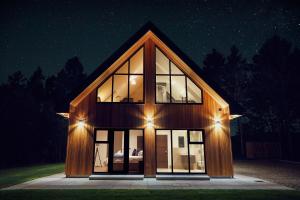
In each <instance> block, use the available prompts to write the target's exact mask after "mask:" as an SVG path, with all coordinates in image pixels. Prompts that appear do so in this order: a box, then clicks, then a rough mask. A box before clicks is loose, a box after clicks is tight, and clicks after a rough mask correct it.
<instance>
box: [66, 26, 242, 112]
mask: <svg viewBox="0 0 300 200" xmlns="http://www.w3.org/2000/svg"><path fill="white" fill-rule="evenodd" d="M149 31H151V32H152V33H153V34H154V35H155V36H157V37H158V38H159V40H161V41H162V42H163V43H165V44H166V45H167V46H168V47H169V48H170V49H171V50H172V51H173V52H174V53H175V54H176V55H177V56H178V57H179V58H180V59H181V60H182V61H183V62H185V63H186V64H187V65H188V66H189V67H190V68H191V69H192V70H193V71H194V72H195V73H196V74H197V75H198V76H199V77H201V79H202V80H203V81H204V82H205V83H207V84H208V85H209V87H211V88H213V90H214V91H215V92H216V93H217V94H218V95H220V96H221V98H222V99H223V100H224V101H225V102H227V103H228V104H229V105H230V112H231V113H232V114H242V113H243V108H242V107H241V106H240V105H239V104H238V103H237V102H235V101H234V100H233V99H232V98H231V97H230V96H229V95H227V94H226V92H225V91H223V90H222V89H221V88H220V87H219V86H218V85H217V84H216V83H215V82H214V81H213V80H212V77H207V76H206V75H205V73H204V72H203V70H202V69H201V68H200V67H199V66H198V65H197V64H196V63H195V62H193V61H192V60H191V59H190V58H189V57H188V56H187V55H186V54H184V53H183V52H182V51H181V50H180V49H179V48H178V47H177V46H176V45H175V44H174V43H173V42H172V41H171V40H170V39H169V38H168V37H167V36H166V35H165V34H163V33H162V32H161V31H160V30H159V29H158V28H157V27H156V26H155V25H154V24H153V23H151V22H147V23H146V24H145V25H144V26H143V27H142V28H141V29H140V30H138V31H137V32H136V33H135V34H134V35H133V36H131V37H130V38H129V39H128V40H127V41H126V42H125V43H124V44H123V45H122V46H121V47H120V48H119V49H117V50H116V51H115V52H114V53H113V54H112V55H111V56H110V57H109V58H108V59H107V60H105V61H104V62H103V63H102V64H101V65H99V67H97V68H96V70H95V71H94V72H92V73H91V74H90V75H89V76H88V77H87V78H86V80H85V81H84V82H83V83H82V84H81V85H80V86H79V87H78V88H77V89H76V90H74V91H73V92H72V94H71V99H72V100H74V99H76V98H77V97H78V96H79V95H80V94H81V93H82V92H83V91H84V90H85V89H86V88H87V87H88V86H90V85H91V84H92V83H93V82H94V81H95V80H96V79H97V78H98V77H99V76H100V75H101V74H102V73H103V72H105V70H107V69H108V68H109V67H110V66H111V65H112V64H113V63H114V62H115V61H116V60H117V59H118V58H119V57H120V56H122V55H123V54H124V53H125V52H126V51H127V50H128V49H129V48H130V47H131V46H132V45H134V44H135V43H136V42H137V41H138V40H139V39H140V38H141V37H143V36H144V35H145V34H146V33H147V32H149ZM72 102H73V101H72Z"/></svg>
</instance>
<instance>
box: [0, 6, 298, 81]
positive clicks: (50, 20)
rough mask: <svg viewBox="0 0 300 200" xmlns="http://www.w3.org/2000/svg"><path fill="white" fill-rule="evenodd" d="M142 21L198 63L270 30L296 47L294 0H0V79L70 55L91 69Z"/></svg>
mask: <svg viewBox="0 0 300 200" xmlns="http://www.w3.org/2000/svg"><path fill="white" fill-rule="evenodd" d="M104 2H105V3H104ZM147 21H152V22H153V23H154V24H155V25H156V26H157V27H158V28H159V29H160V30H161V31H162V32H164V33H165V34H166V35H167V36H168V37H169V38H170V39H171V40H172V41H173V42H175V44H177V46H178V47H179V48H180V49H181V50H182V51H183V52H185V53H186V54H187V55H188V56H190V57H191V58H192V59H193V60H194V61H195V62H196V63H198V64H199V65H200V66H202V61H203V58H204V56H205V55H206V54H207V53H209V52H210V51H211V49H212V48H216V49H217V50H219V51H220V52H222V53H224V54H225V55H226V54H228V52H229V49H230V47H231V46H232V45H236V46H237V47H238V48H239V49H240V50H241V52H242V54H243V55H244V56H245V57H246V58H247V59H248V60H251V58H252V56H253V55H254V54H255V53H256V52H257V51H258V49H259V48H260V46H261V45H262V43H263V42H264V41H265V40H266V39H267V38H269V37H271V36H272V35H274V34H275V33H276V34H278V35H280V36H282V37H284V38H286V39H287V40H289V41H290V42H292V43H293V44H294V45H295V46H298V47H300V2H299V1H298V2H297V1H290V0H285V1H284V0H282V1H271V0H263V1H258V0H257V1H254V0H253V1H252V0H248V1H246V0H233V1H222V0H219V1H211V0H202V1H193V0H190V1H187V0H186V1H175V0H173V1H171V0H168V1H157V0H152V1H146V0H143V1H125V0H123V1H120V0H110V1H103V2H102V1H97V2H95V1H88V0H86V1H81V2H80V1H70V0H69V1H66V0H60V1H58V0H52V1H50V0H43V1H40V0H34V1H33V0H31V1H26V0H23V1H20V0H19V1H18V0H10V1H6V0H1V3H0V83H1V82H4V81H6V80H7V76H8V75H9V74H11V73H13V72H15V71H17V70H21V71H22V72H23V73H24V74H25V75H26V76H30V74H31V73H32V72H33V70H34V69H36V68H37V67H38V66H41V68H42V69H43V71H44V73H45V74H46V75H51V74H54V73H56V72H57V71H58V70H59V69H61V67H62V66H64V64H65V62H66V61H67V60H68V59H69V58H72V57H74V56H78V57H79V58H80V60H81V62H82V63H83V65H84V67H85V71H86V73H87V74H89V73H91V72H92V71H93V70H94V69H95V68H96V67H98V65H99V64H100V63H102V62H103V61H104V60H105V59H106V58H107V57H109V56H110V55H111V54H112V53H113V52H114V51H115V50H116V49H117V48H118V47H120V46H121V45H122V44H123V43H124V42H125V41H126V40H127V39H128V38H129V37H130V36H131V35H132V34H134V33H135V32H136V31H137V30H138V29H139V28H140V27H141V26H143V25H144V24H145V23H146V22H147Z"/></svg>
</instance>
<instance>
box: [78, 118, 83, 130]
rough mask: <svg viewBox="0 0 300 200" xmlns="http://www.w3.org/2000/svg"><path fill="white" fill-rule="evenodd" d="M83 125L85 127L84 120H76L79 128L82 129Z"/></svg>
mask: <svg viewBox="0 0 300 200" xmlns="http://www.w3.org/2000/svg"><path fill="white" fill-rule="evenodd" d="M84 125H85V120H83V119H80V120H78V122H77V126H78V127H79V128H83V127H84Z"/></svg>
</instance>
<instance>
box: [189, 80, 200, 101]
mask: <svg viewBox="0 0 300 200" xmlns="http://www.w3.org/2000/svg"><path fill="white" fill-rule="evenodd" d="M187 92H188V102H189V103H202V94H201V93H202V92H201V89H200V88H198V87H197V86H196V85H195V83H193V82H192V81H191V80H190V79H189V78H187Z"/></svg>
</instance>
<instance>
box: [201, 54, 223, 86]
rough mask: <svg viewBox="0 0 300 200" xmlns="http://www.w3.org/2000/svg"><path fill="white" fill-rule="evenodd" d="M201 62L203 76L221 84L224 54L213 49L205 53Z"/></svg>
mask: <svg viewBox="0 0 300 200" xmlns="http://www.w3.org/2000/svg"><path fill="white" fill-rule="evenodd" d="M203 64H204V67H203V72H204V74H205V76H207V77H209V78H210V79H212V80H214V81H215V82H216V83H217V84H219V85H222V83H224V77H223V72H224V65H225V58H224V56H223V55H222V54H221V53H219V52H218V51H217V50H216V49H213V50H212V52H211V53H209V54H207V55H206V57H205V59H204V61H203Z"/></svg>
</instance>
